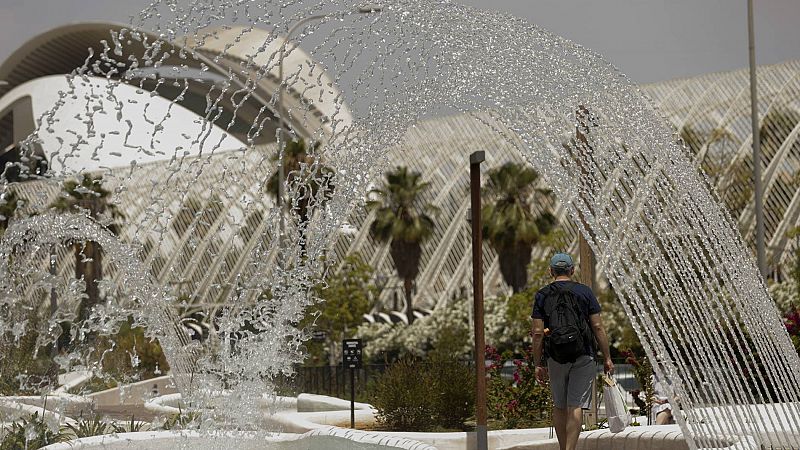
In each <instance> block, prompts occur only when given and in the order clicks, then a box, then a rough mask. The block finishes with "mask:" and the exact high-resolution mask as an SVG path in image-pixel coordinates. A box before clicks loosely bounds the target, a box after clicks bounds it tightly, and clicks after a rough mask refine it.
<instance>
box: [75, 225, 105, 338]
mask: <svg viewBox="0 0 800 450" xmlns="http://www.w3.org/2000/svg"><path fill="white" fill-rule="evenodd" d="M75 278H77V279H83V282H84V284H85V285H86V290H85V293H86V298H84V299H81V302H80V306H79V309H78V321H80V322H83V321H85V320H86V319H88V318H89V314H90V312H91V310H92V308H93V307H94V306H95V305H98V304H99V303H100V288H99V286H98V285H97V282H98V281H100V280H101V279H103V261H102V255H101V250H100V245H99V244H98V243H97V242H92V241H89V242H84V243H83V245H78V246H77V248H76V250H75Z"/></svg>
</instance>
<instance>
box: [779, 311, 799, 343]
mask: <svg viewBox="0 0 800 450" xmlns="http://www.w3.org/2000/svg"><path fill="white" fill-rule="evenodd" d="M783 322H784V324H785V325H786V331H787V332H788V333H789V337H790V338H792V344H793V345H794V349H795V351H796V352H797V353H799V354H800V309H796V310H794V311H791V312H789V313H788V314H786V315H785V316H784V317H783Z"/></svg>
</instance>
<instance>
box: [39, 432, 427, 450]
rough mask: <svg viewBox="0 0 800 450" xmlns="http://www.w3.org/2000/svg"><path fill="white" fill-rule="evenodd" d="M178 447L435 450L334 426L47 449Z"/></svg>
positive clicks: (105, 439)
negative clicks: (269, 432)
mask: <svg viewBox="0 0 800 450" xmlns="http://www.w3.org/2000/svg"><path fill="white" fill-rule="evenodd" d="M176 447H177V448H204V449H216V448H219V449H223V448H225V449H230V448H236V449H239V450H261V449H269V450H352V449H358V450H391V449H401V450H436V448H435V447H432V446H430V445H427V444H423V443H421V442H417V441H413V440H410V439H405V438H394V437H387V436H385V435H381V434H377V433H365V432H362V431H355V430H345V429H342V428H333V427H329V428H321V429H317V430H313V431H310V432H308V433H304V434H302V435H297V434H289V433H279V434H272V435H269V436H263V435H259V436H253V435H249V434H245V433H216V434H213V435H207V434H200V433H198V432H194V431H184V432H172V431H154V432H139V433H119V434H116V435H104V436H94V437H90V438H83V439H78V440H74V441H70V442H65V443H60V444H53V445H49V446H47V447H44V449H46V450H74V449H103V450H123V449H124V450H130V449H137V450H157V449H166V448H170V449H174V448H176Z"/></svg>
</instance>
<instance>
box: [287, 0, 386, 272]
mask: <svg viewBox="0 0 800 450" xmlns="http://www.w3.org/2000/svg"><path fill="white" fill-rule="evenodd" d="M380 11H381V8H380V7H379V6H372V5H367V6H361V7H358V8H356V9H354V10H352V11H337V12H332V13H325V14H314V15H311V16H308V17H305V18H303V19H300V20H298V21H297V22H295V23H294V24H293V25H292V26H291V27H289V31H287V32H286V36H284V38H283V43H282V44H281V48H280V52H279V54H278V92H277V94H278V95H277V99H276V100H277V102H276V103H277V105H276V106H277V108H276V109H277V113H278V129H277V131H276V137H277V140H278V208H280V210H281V217H280V235H279V236H278V245H279V248H280V249H283V234H284V230H285V227H286V223H285V218H284V214H283V200H284V199H283V197H284V195H285V194H286V193H285V190H286V188H285V187H284V174H283V152H284V129H283V119H284V114H285V112H284V110H283V81H284V80H283V60H284V58H285V56H286V45H287V44H288V43H289V39H291V37H292V34H294V32H295V31H297V30H298V29H300V27H302V26H303V25H305V24H307V23H309V22H313V21H315V20H322V19H325V18H327V17H333V16H340V15H349V14H371V13H376V12H380ZM287 122H288V118H287ZM279 260H280V258H279Z"/></svg>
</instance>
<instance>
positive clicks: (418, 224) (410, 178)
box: [367, 167, 436, 324]
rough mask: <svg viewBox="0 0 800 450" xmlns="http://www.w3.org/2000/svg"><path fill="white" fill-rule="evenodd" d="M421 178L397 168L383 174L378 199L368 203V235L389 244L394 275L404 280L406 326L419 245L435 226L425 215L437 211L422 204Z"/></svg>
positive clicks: (376, 191)
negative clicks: (372, 214)
mask: <svg viewBox="0 0 800 450" xmlns="http://www.w3.org/2000/svg"><path fill="white" fill-rule="evenodd" d="M421 179H422V175H421V174H420V173H419V172H409V170H408V168H407V167H397V168H395V169H394V170H393V171H390V172H388V173H386V181H384V183H383V187H382V188H380V189H373V190H372V192H373V193H374V194H377V195H378V196H380V200H374V201H369V202H367V208H368V209H370V210H372V211H375V221H374V222H372V225H371V226H370V233H371V234H372V236H373V237H374V238H375V239H377V240H378V241H380V242H390V246H389V253H390V254H391V255H392V260H394V266H395V269H396V270H397V275H398V276H399V277H400V278H402V279H403V288H404V290H405V295H406V317H408V323H409V324H411V323H412V322H413V321H414V310H413V307H412V306H413V302H412V300H411V287H412V285H413V283H414V279H415V278H417V275H418V274H419V261H420V257H421V256H422V243H423V242H425V240H426V239H428V238H429V237H430V236H431V235H432V234H433V228H434V223H433V219H431V217H430V216H429V215H428V214H429V213H433V212H434V211H435V210H436V209H435V207H434V206H433V205H430V204H428V203H423V202H424V201H423V199H422V193H423V192H425V190H426V189H428V187H429V185H430V183H423V182H422V181H421Z"/></svg>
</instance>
